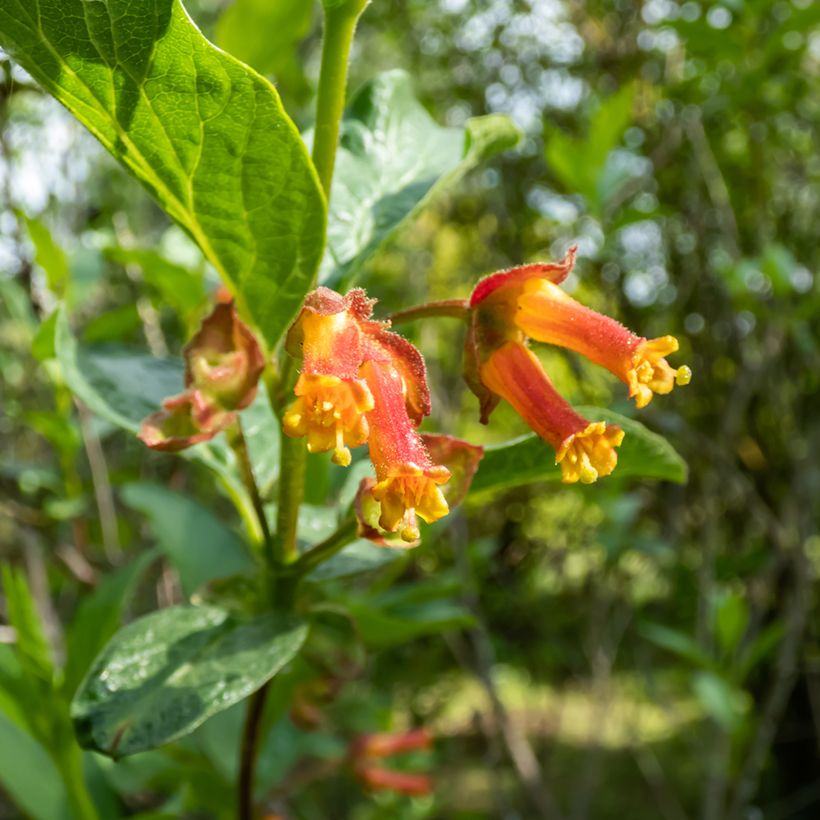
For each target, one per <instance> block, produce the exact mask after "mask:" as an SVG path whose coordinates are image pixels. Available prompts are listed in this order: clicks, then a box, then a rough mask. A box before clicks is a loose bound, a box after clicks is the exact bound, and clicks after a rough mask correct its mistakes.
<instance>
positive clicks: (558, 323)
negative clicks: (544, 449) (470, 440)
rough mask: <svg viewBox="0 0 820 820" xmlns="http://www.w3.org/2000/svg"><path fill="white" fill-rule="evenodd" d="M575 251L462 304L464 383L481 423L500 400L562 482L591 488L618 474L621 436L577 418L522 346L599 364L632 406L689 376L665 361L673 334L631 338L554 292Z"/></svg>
mask: <svg viewBox="0 0 820 820" xmlns="http://www.w3.org/2000/svg"><path fill="white" fill-rule="evenodd" d="M575 250H576V249H575V248H574V247H572V248H570V249H569V250H568V251H567V254H566V256H565V257H564V259H563V260H562V261H561V262H559V263H557V264H546V263H543V264H542V263H538V264H533V265H524V266H522V267H517V268H511V269H510V270H506V271H500V272H499V273H494V274H492V275H490V276H487V277H485V278H484V279H482V280H481V281H480V282H479V283H478V284H477V285H476V287H475V289H474V290H473V293H472V295H471V296H470V299H469V302H468V309H469V331H468V334H467V340H466V347H465V354H466V355H465V377H466V380H467V383H468V384H469V385H470V387H471V389H472V390H473V392H474V393H475V394H476V395H477V396H478V398H479V401H480V403H481V420H482V422H484V423H486V422H487V420H488V418H489V415H490V413H491V412H492V411H493V409H494V408H495V406H496V404H497V403H498V401H499V400H500V399H501V398H504V399H506V400H507V401H508V402H509V403H510V404H512V405H513V407H515V409H516V410H517V411H518V413H519V414H520V415H521V416H522V417H523V418H524V420H525V421H526V422H527V423H528V424H529V425H530V427H532V429H533V430H534V431H535V432H536V433H538V435H539V436H541V438H543V439H544V440H545V441H547V442H549V443H550V444H551V445H552V446H553V448H554V449H555V452H556V463H558V464H560V466H561V472H562V478H563V480H564V481H565V482H568V483H569V482H575V481H581V482H585V483H589V482H592V481H595V480H596V479H597V478H599V477H600V476H605V475H609V473H611V472H612V470H613V469H614V468H615V465H616V463H617V453H616V452H615V448H616V447H618V446H619V445H620V443H621V441H622V440H623V433H622V431H621V430H620V429H619V428H617V427H615V426H611V425H610V426H607V425H606V424H605V423H604V422H590V421H588V420H587V419H584V418H583V417H581V416H579V415H578V414H577V413H575V411H573V410H572V408H571V407H570V405H569V404H568V403H567V402H566V401H564V399H563V398H561V396H559V395H558V393H557V392H556V390H555V388H554V387H553V386H552V383H551V382H550V380H549V377H548V376H547V374H546V372H545V371H544V368H543V367H542V365H541V363H540V362H539V360H538V358H537V357H536V356H535V355H534V354H533V353H532V352H531V351H530V350H529V349H528V348H527V343H528V340H529V339H533V340H535V341H539V342H546V343H549V344H554V345H558V346H561V347H565V348H568V349H570V350H574V351H576V352H578V353H581V354H582V355H584V356H586V357H587V358H588V359H590V360H591V361H593V362H595V363H596V364H599V365H602V366H603V367H606V368H607V369H608V370H610V371H611V372H612V373H614V374H615V375H616V376H618V378H620V379H621V380H622V381H623V382H625V383H626V384H627V385H628V387H629V395H630V397H632V398H634V399H635V403H636V404H637V406H638V407H645V406H646V405H647V404H648V403H649V402H650V401H651V400H652V396H653V395H654V394H655V393H668V392H670V391H671V390H672V388H673V387H674V385H675V384H679V385H683V384H688V382H689V379H690V378H691V371H690V370H689V368H688V367H685V366H684V367H679V368H677V369H674V368H672V367H671V366H670V365H669V363H668V362H667V361H666V358H665V356H667V355H669V354H670V353H673V352H674V351H676V350H677V349H678V342H677V340H676V339H675V338H674V337H673V336H664V337H662V338H660V339H645V338H643V337H641V336H637V335H636V334H634V333H632V332H631V331H629V330H627V328H625V327H624V326H623V325H621V324H620V323H619V322H616V321H615V320H614V319H611V318H609V317H608V316H604V315H602V314H600V313H597V312H595V311H594V310H591V309H589V308H587V307H585V306H584V305H582V304H580V303H579V302H577V301H576V300H575V299H573V298H572V297H571V296H569V295H568V294H567V293H565V292H564V291H563V290H562V289H561V288H560V287H559V285H560V284H561V283H562V282H563V281H564V279H566V277H567V276H568V275H569V273H570V271H571V270H572V267H573V265H574V263H575Z"/></svg>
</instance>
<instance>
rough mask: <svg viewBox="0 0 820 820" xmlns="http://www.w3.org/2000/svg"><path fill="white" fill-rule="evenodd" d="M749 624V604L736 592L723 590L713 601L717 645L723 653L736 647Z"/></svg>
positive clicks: (729, 651)
mask: <svg viewBox="0 0 820 820" xmlns="http://www.w3.org/2000/svg"><path fill="white" fill-rule="evenodd" d="M748 625H749V606H748V604H747V603H746V600H745V598H744V597H743V596H742V595H741V594H739V593H737V592H725V593H723V594H720V595H718V596H717V598H716V600H715V603H714V628H715V637H716V638H717V642H718V646H719V647H720V649H721V650H722V651H723V652H724V653H725V654H731V653H733V652H734V650H735V649H737V647H738V645H739V644H740V642H741V640H743V636H744V634H745V633H746V627H747V626H748Z"/></svg>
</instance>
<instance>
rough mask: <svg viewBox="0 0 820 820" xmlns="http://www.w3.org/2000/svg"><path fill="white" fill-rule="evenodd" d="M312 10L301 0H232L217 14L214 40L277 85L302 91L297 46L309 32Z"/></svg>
mask: <svg viewBox="0 0 820 820" xmlns="http://www.w3.org/2000/svg"><path fill="white" fill-rule="evenodd" d="M313 11H314V6H313V4H312V3H306V2H305V0H234V2H233V3H232V4H231V5H230V6H228V8H227V9H225V11H224V12H223V13H222V16H221V17H220V18H219V22H218V23H217V26H216V43H217V45H218V46H219V47H220V48H224V49H225V51H229V52H230V53H231V54H233V56H234V57H238V58H239V59H240V60H242V62H244V63H247V64H248V65H250V66H253V68H255V69H256V70H257V71H259V72H260V73H262V74H270V75H272V76H273V77H275V78H276V79H277V81H278V82H277V84H278V85H280V86H281V84H282V83H283V82H284V83H285V85H286V86H287V87H288V88H289V89H291V90H293V91H296V92H300V93H301V92H306V91H307V90H308V85H307V81H306V79H305V76H304V72H303V70H302V61H301V60H299V55H298V53H297V46H298V44H299V42H300V41H301V40H303V39H304V38H305V37H307V35H308V34H309V33H310V28H311V24H312V22H313Z"/></svg>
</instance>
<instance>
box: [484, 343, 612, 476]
mask: <svg viewBox="0 0 820 820" xmlns="http://www.w3.org/2000/svg"><path fill="white" fill-rule="evenodd" d="M481 379H482V381H483V383H484V384H485V385H486V386H487V387H488V388H489V389H490V390H492V391H493V393H495V394H497V395H499V396H501V397H502V398H504V399H506V400H507V401H508V402H509V403H510V404H511V405H512V406H513V407H514V408H515V410H516V411H517V412H518V414H519V415H520V416H521V417H522V418H523V419H524V421H526V422H527V424H529V425H530V427H531V428H532V429H533V430H534V431H535V432H536V433H537V434H538V435H539V436H541V438H543V439H544V440H545V441H547V442H548V443H549V444H551V445H552V447H553V448H554V449H555V463H556V464H558V465H560V467H561V478H562V481H564V482H565V483H573V482H576V481H580V482H581V483H583V484H591V483H592V482H593V481H596V480H597V479H598V478H599V477H601V476H606V475H609V474H610V473H611V472H612V471H613V470H614V469H615V465H616V464H617V463H618V455H617V453H616V452H615V448H616V447H618V446H620V444H621V442H622V441H623V438H624V434H623V430H621V429H620V427H617V426H615V425H609V426H608V425H606V424H605V423H604V422H602V421H598V422H589V421H587V420H586V419H585V418H583V416H579V415H578V413H576V412H575V411H574V410H573V409H572V407H570V405H569V404H568V402H566V401H565V400H564V399H563V398H562V397H561V396H560V395H559V394H558V392H557V391H556V389H555V388H554V387H553V386H552V382H551V381H550V379H549V376H547V374H546V372H545V370H544V368H543V366H542V365H541V362H540V361H539V360H538V357H537V356H536V355H535V354H534V353H533V352H532V351H531V350H528V349H527V348H526V347H525V346H524V345H523V344H521V343H520V342H506V343H505V344H504V345H502V346H501V347H500V348H498V349H497V350H494V351H493V352H492V353H491V354H490V356H489V358H488V359H487V361H486V362H485V363H484V364H483V365H482V367H481Z"/></svg>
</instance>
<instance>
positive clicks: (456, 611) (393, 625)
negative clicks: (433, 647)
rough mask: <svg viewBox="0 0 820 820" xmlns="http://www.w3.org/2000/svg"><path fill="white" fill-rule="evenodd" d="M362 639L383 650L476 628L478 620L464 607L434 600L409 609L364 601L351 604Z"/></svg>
mask: <svg viewBox="0 0 820 820" xmlns="http://www.w3.org/2000/svg"><path fill="white" fill-rule="evenodd" d="M348 607H349V609H350V613H351V614H352V615H353V617H354V618H355V620H356V624H357V625H358V627H359V632H360V634H361V636H362V640H364V642H365V643H366V644H367V645H368V646H371V647H374V648H383V647H387V646H393V645H395V644H400V643H406V642H408V641H412V640H415V639H416V638H420V637H422V636H424V635H439V634H441V633H442V632H447V631H448V630H453V629H465V628H467V627H470V626H473V624H474V623H475V618H474V617H473V615H472V613H470V612H469V610H467V609H466V608H465V607H463V606H462V605H461V604H458V603H455V602H454V601H444V600H434V601H425V602H424V603H421V604H413V605H410V606H406V607H395V608H389V609H379V608H376V607H373V606H370V605H369V604H366V603H364V602H354V603H349V604H348Z"/></svg>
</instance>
